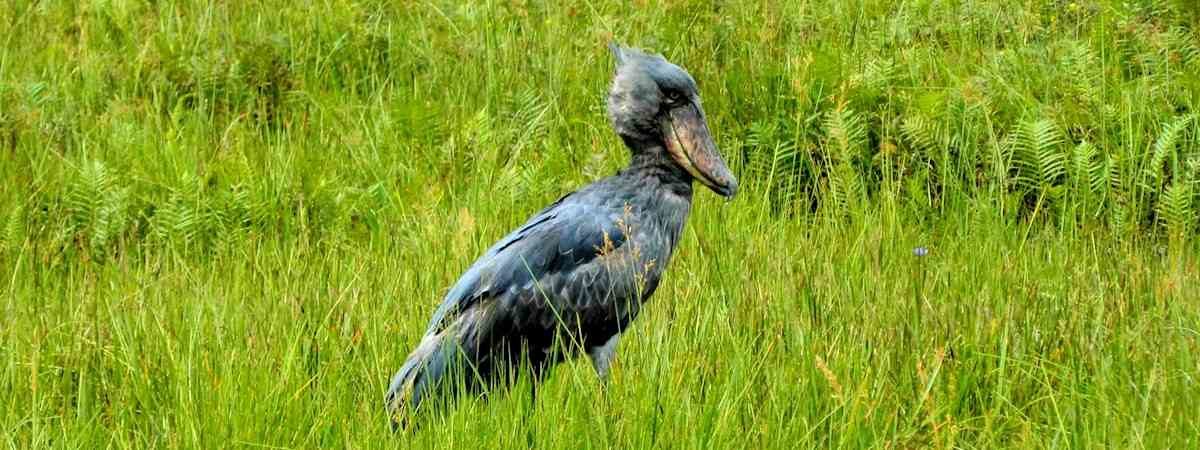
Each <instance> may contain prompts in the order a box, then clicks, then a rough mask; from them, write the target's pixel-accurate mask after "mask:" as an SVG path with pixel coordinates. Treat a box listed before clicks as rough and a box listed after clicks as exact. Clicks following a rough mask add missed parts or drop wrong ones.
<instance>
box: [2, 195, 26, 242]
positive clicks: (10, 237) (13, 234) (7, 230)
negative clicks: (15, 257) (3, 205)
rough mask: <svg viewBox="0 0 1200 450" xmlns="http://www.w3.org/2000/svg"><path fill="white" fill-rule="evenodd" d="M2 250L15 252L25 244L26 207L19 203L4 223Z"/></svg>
mask: <svg viewBox="0 0 1200 450" xmlns="http://www.w3.org/2000/svg"><path fill="white" fill-rule="evenodd" d="M0 239H2V241H0V248H8V249H11V250H15V249H17V248H18V247H20V246H21V245H22V244H24V242H25V205H24V204H21V203H17V205H16V206H14V207H13V209H12V211H10V212H9V213H8V217H6V220H5V221H4V234H3V236H0Z"/></svg>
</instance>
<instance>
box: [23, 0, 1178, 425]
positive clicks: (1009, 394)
mask: <svg viewBox="0 0 1200 450" xmlns="http://www.w3.org/2000/svg"><path fill="white" fill-rule="evenodd" d="M297 3H299V4H297ZM464 4H465V2H464ZM1198 31H1200V6H1196V3H1195V2H1193V1H1191V0H1158V1H1151V0H1134V1H1107V0H1077V1H1066V0H1057V1H1055V0H1047V1H1021V2H1001V1H985V0H946V1H938V0H912V1H891V0H848V1H840V0H785V1H780V2H753V1H744V0H733V1H729V2H701V1H696V2H688V1H667V0H661V1H653V0H647V1H634V2H617V1H610V0H597V1H593V2H584V3H579V4H577V5H574V6H570V7H565V8H564V7H556V6H553V5H550V4H547V3H544V2H540V1H524V0H512V1H485V2H481V3H480V4H478V5H474V6H464V5H463V4H459V3H457V2H447V1H404V0H401V1H399V2H383V1H362V2H346V1H336V0H331V1H325V2H283V1H264V2H254V3H245V4H242V3H239V2H221V1H209V2H203V1H182V2H175V1H170V0H161V1H154V2H140V1H132V0H95V1H87V2H79V3H75V2H55V1H27V0H5V1H4V2H3V7H0V175H2V177H3V178H2V181H3V182H2V183H0V443H2V444H3V445H5V446H7V447H10V448H43V447H69V448H106V447H118V448H126V447H153V448H219V447H247V448H323V447H353V448H375V447H383V448H392V447H399V448H446V447H447V446H451V448H471V447H475V446H486V447H503V448H511V447H536V448H611V447H619V448H657V447H665V448H830V447H836V448H863V447H873V448H878V447H882V448H923V447H935V448H951V447H962V448H998V447H1018V448H1026V447H1033V448H1042V447H1069V448H1097V447H1104V448H1107V447H1117V448H1168V447H1169V448H1197V447H1200V418H1197V405H1200V356H1198V355H1200V270H1198V267H1200V245H1198V244H1197V239H1196V230H1197V226H1198V225H1200V218H1198V215H1197V212H1198V211H1200V116H1198V115H1197V111H1198V106H1200V34H1198ZM614 37H615V38H616V39H618V40H620V41H621V42H623V43H626V44H629V45H632V46H637V47H644V48H648V49H651V50H655V51H658V52H662V53H663V54H665V55H666V56H667V57H668V58H670V59H672V60H673V61H675V62H677V63H679V64H680V65H682V66H683V67H685V68H687V69H688V70H689V71H690V72H691V73H692V75H693V76H695V78H696V79H697V80H698V82H699V85H700V90H701V94H702V96H703V98H704V102H705V108H706V109H707V111H708V116H709V118H710V119H709V120H710V126H711V128H712V129H713V131H714V133H715V135H716V138H717V142H718V144H719V145H720V146H721V148H722V151H723V152H724V153H725V155H726V160H728V161H729V162H730V165H731V166H732V167H733V168H734V170H735V172H736V173H737V174H738V176H739V178H740V180H741V182H742V185H743V189H744V190H743V192H742V194H741V195H740V196H739V197H738V198H736V199H735V200H734V201H732V202H725V201H722V200H719V199H718V198H717V197H716V196H714V195H712V194H711V193H708V192H702V193H699V195H698V196H697V201H696V205H695V206H694V209H693V211H694V212H693V215H692V217H691V220H690V223H689V225H688V229H687V231H686V234H685V237H684V239H683V243H682V244H681V248H680V250H679V251H678V253H677V256H676V257H675V260H674V261H673V262H672V264H671V268H670V270H668V272H667V278H666V280H665V282H664V284H663V286H662V287H661V288H660V289H659V290H658V293H657V294H656V296H655V298H654V299H653V300H652V303H651V304H650V305H649V306H648V308H647V310H646V312H645V313H644V314H643V315H642V317H640V318H639V319H638V321H637V322H636V324H635V327H634V328H633V330H632V332H631V333H630V336H629V337H628V338H626V339H625V340H624V342H623V343H622V344H621V350H620V353H619V356H618V359H617V362H616V366H615V367H614V373H613V379H612V382H611V384H610V385H609V386H608V388H607V389H606V390H604V391H602V390H601V388H600V384H599V383H598V382H597V380H596V379H595V377H594V375H593V373H592V368H591V366H590V365H589V364H588V363H587V362H586V361H577V362H573V363H570V364H566V365H563V366H560V367H559V368H558V369H556V370H555V372H554V373H553V375H552V376H551V377H550V379H549V380H548V381H547V383H546V385H545V386H544V387H543V388H542V389H541V391H540V394H539V399H538V402H537V403H536V404H530V402H529V401H528V398H527V397H526V396H524V395H520V394H519V393H523V392H524V390H523V389H521V388H518V389H517V390H516V391H515V392H514V395H498V396H494V397H493V398H492V399H491V400H489V401H487V402H484V401H479V400H474V399H464V400H463V401H461V402H459V403H458V404H457V405H456V407H455V408H453V409H452V410H450V411H447V412H445V413H444V414H439V415H436V416H434V417H430V418H429V419H428V421H427V423H426V425H425V426H423V427H422V428H421V429H419V430H418V431H415V432H406V433H401V434H392V433H391V432H389V429H388V427H387V423H386V417H385V416H384V414H383V410H382V394H383V392H384V389H385V388H386V383H387V381H388V379H389V377H390V376H391V375H392V373H393V371H394V370H396V368H397V367H398V366H399V364H400V363H401V362H402V361H403V359H404V357H405V355H406V354H407V352H408V351H409V350H410V349H411V348H412V347H413V346H414V345H415V343H416V341H417V340H418V338H419V336H420V334H421V333H422V332H423V331H424V326H425V322H426V320H427V318H428V317H429V315H430V313H431V312H432V310H433V309H434V307H435V306H436V305H437V303H438V301H439V300H440V297H441V295H442V294H443V293H444V292H445V290H446V289H447V288H448V287H449V285H450V284H451V283H453V281H454V280H455V279H456V277H457V276H458V275H459V274H460V273H461V272H462V270H464V269H465V268H466V267H467V266H468V265H469V264H470V263H471V262H472V261H473V260H474V258H476V257H477V256H478V255H479V254H480V253H481V252H482V251H483V250H484V249H485V248H487V247H488V246H489V245H490V244H491V243H492V242H493V241H495V240H496V239H498V238H499V237H500V236H502V235H503V234H505V233H506V232H507V231H508V230H510V229H511V228H512V227H514V226H516V225H517V224H519V223H520V222H522V221H523V220H524V219H525V218H526V217H527V216H528V215H529V214H531V213H532V212H534V211H536V210H538V209H540V208H541V207H542V206H543V205H545V204H546V203H549V202H550V201H553V200H554V199H555V198H557V197H558V196H559V195H561V194H562V193H565V192H567V191H569V190H572V189H574V188H575V187H578V186H580V185H582V184H584V183H586V182H588V181H590V180H593V179H596V178H599V177H601V176H604V175H607V174H610V173H612V172H613V171H615V170H617V169H618V168H620V167H621V166H622V164H624V163H625V162H626V158H627V151H626V150H625V149H624V148H623V147H622V146H621V144H620V141H619V140H618V139H617V138H616V137H615V136H614V135H613V134H612V132H611V131H610V130H609V128H608V125H607V121H606V118H605V116H604V104H603V95H604V92H605V89H606V85H607V83H608V81H609V76H610V75H611V71H612V65H613V63H612V61H610V60H609V55H608V53H607V50H606V49H605V47H604V45H605V44H606V43H607V42H608V40H609V39H611V38H614ZM916 247H926V248H927V249H928V254H926V255H925V256H917V255H916V254H915V253H914V248H916Z"/></svg>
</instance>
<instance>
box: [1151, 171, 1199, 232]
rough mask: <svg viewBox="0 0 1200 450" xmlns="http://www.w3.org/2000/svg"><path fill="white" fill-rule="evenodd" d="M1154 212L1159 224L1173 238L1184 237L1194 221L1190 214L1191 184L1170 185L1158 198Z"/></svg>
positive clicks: (1194, 216)
mask: <svg viewBox="0 0 1200 450" xmlns="http://www.w3.org/2000/svg"><path fill="white" fill-rule="evenodd" d="M1155 212H1156V213H1157V214H1158V218H1159V221H1160V223H1161V224H1162V225H1163V227H1165V228H1166V229H1167V230H1168V232H1170V233H1171V234H1172V235H1175V236H1185V235H1187V234H1188V233H1189V232H1190V231H1191V228H1192V225H1193V223H1194V222H1195V221H1196V215H1195V214H1193V213H1192V186H1191V183H1186V182H1174V183H1171V185H1170V186H1168V187H1167V188H1166V189H1164V190H1163V193H1162V195H1161V196H1159V198H1158V204H1157V205H1156V208H1155Z"/></svg>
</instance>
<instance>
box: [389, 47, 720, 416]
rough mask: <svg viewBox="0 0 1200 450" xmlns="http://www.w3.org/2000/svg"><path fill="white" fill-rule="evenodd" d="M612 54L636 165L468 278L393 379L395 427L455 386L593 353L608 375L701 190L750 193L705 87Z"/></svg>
mask: <svg viewBox="0 0 1200 450" xmlns="http://www.w3.org/2000/svg"><path fill="white" fill-rule="evenodd" d="M610 49H611V50H612V52H613V55H614V57H615V58H616V60H617V69H616V73H615V75H614V77H613V83H612V86H611V88H610V90H609V96H608V113H609V118H610V120H611V121H612V125H613V128H614V130H615V131H616V132H617V134H618V135H619V136H620V137H621V138H622V140H623V141H624V142H625V145H626V146H627V147H628V148H629V150H630V154H631V161H630V164H629V166H628V167H627V168H625V169H623V170H621V171H620V172H618V173H617V174H616V175H613V176H610V177H607V178H604V179H601V180H598V181H596V182H594V183H592V184H589V185H587V186H585V187H583V188H581V189H579V190H578V191H575V192H572V193H570V194H567V195H566V196H564V197H562V198H560V199H559V200H558V201H556V202H554V203H553V204H551V205H550V206H548V207H546V208H545V209H543V210H541V211H539V212H538V213H536V214H534V215H533V217H532V218H530V219H529V220H528V221H526V223H525V224H524V225H522V226H521V227H519V228H517V229H516V230H515V231H513V232H512V233H511V234H509V235H508V236H506V237H504V238H503V239H501V240H500V241H499V242H497V243H496V244H494V245H493V246H492V247H491V248H490V249H488V250H487V252H485V253H484V255H483V256H482V257H480V258H479V260H477V261H476V262H475V263H474V264H473V265H472V266H471V267H470V268H469V269H467V271H466V272H465V273H464V274H463V275H462V277H460V278H459V280H458V282H456V283H455V284H454V286H453V287H451V288H450V290H449V292H447V294H446V297H445V298H444V299H443V301H442V303H441V305H440V306H439V307H438V308H437V310H436V311H435V312H434V314H433V317H432V319H431V320H430V322H429V326H428V328H427V329H426V331H425V335H424V337H423V338H422V340H421V342H420V344H418V346H417V348H416V349H415V350H414V351H413V352H412V354H410V355H409V357H408V359H407V360H406V361H405V363H404V365H403V366H402V367H401V368H400V370H399V371H398V372H397V373H396V375H395V376H394V377H393V379H392V382H391V385H390V386H389V389H388V392H387V396H386V406H387V408H388V411H389V413H390V415H391V417H392V420H393V424H396V423H397V422H396V421H397V420H399V419H400V418H402V417H403V416H404V415H405V414H406V413H407V411H408V410H411V409H415V408H416V407H418V406H419V405H420V404H421V403H422V402H423V401H426V400H428V398H427V397H429V396H430V395H434V389H435V388H436V387H438V386H440V385H442V384H444V383H445V382H448V381H449V382H453V383H460V384H461V385H463V386H465V387H468V388H472V389H474V388H486V387H489V386H492V385H495V384H498V383H499V384H503V383H506V382H508V381H511V377H510V375H511V372H510V370H511V369H514V368H517V367H518V366H521V365H522V364H524V363H527V364H528V367H529V368H531V369H532V371H533V375H534V381H535V382H536V381H537V380H538V379H540V377H541V375H542V374H543V373H544V372H545V370H546V369H548V368H550V367H551V366H553V365H554V364H555V363H557V362H559V361H562V360H563V359H565V358H568V357H571V356H574V355H577V354H579V353H586V354H588V355H589V357H590V358H591V359H592V363H593V365H594V366H595V368H596V371H597V372H598V373H599V374H600V376H601V377H604V376H605V375H606V374H607V372H608V367H609V364H610V362H611V360H612V358H613V357H614V354H615V351H616V345H617V341H618V339H619V336H620V334H621V333H622V332H623V331H624V330H625V329H626V328H627V327H628V326H629V324H630V323H631V322H632V321H633V320H634V319H635V318H636V317H637V315H638V312H639V310H640V309H641V306H642V303H644V302H645V301H646V300H647V299H649V298H650V296H651V295H652V294H653V293H654V291H655V289H656V288H657V287H658V284H659V281H660V280H661V278H662V275H663V271H664V270H665V269H666V266H667V264H668V262H669V261H670V259H671V255H672V253H673V252H674V249H675V246H676V244H678V243H679V239H680V236H681V235H682V233H683V227H684V223H685V222H686V220H687V216H688V213H689V211H690V209H691V201H692V181H693V180H696V181H700V182H701V183H703V184H705V185H706V186H708V187H709V188H710V189H712V190H713V191H714V192H717V193H718V194H721V195H723V196H726V197H732V196H733V195H734V194H735V193H736V191H737V181H736V179H735V178H734V176H733V175H732V174H731V173H730V171H729V169H728V168H727V167H726V166H725V163H724V161H723V160H722V159H721V155H720V153H719V152H718V150H717V147H716V145H715V143H714V142H713V140H712V136H711V134H710V132H709V130H708V125H707V123H706V120H705V119H706V118H705V115H704V110H703V108H702V106H701V104H700V97H699V94H698V92H697V89H696V83H695V81H694V80H693V79H692V77H691V76H690V75H688V74H687V72H686V71H684V70H683V69H681V68H679V67H678V66H676V65H674V64H671V63H670V62H668V61H667V60H666V59H664V58H663V57H661V56H658V55H650V54H646V53H643V52H641V51H638V50H632V49H627V48H622V47H619V46H616V45H611V46H610Z"/></svg>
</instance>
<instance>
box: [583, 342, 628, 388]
mask: <svg viewBox="0 0 1200 450" xmlns="http://www.w3.org/2000/svg"><path fill="white" fill-rule="evenodd" d="M620 337H621V334H620V333H617V334H614V335H612V337H610V338H608V341H607V342H605V343H604V345H601V346H597V347H592V348H590V349H588V357H590V358H591V359H592V367H593V368H595V369H596V376H598V377H600V381H601V383H602V384H601V386H607V385H608V369H609V367H610V366H611V365H612V360H613V358H615V357H616V356H617V341H618V340H620Z"/></svg>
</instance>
